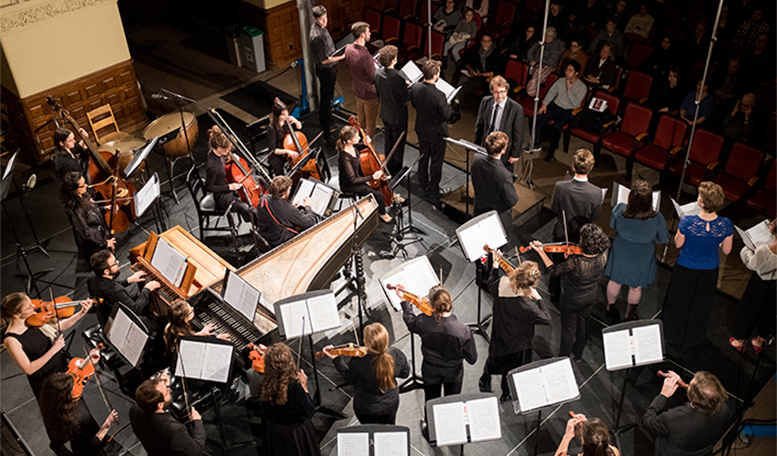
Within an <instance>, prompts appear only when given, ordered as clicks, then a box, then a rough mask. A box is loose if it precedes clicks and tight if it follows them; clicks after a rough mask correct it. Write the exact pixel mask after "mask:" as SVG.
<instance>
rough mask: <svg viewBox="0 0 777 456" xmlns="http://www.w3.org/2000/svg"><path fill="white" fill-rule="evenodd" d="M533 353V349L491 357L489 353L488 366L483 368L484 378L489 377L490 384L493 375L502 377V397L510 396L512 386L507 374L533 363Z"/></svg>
mask: <svg viewBox="0 0 777 456" xmlns="http://www.w3.org/2000/svg"><path fill="white" fill-rule="evenodd" d="M531 352H532V349H531V348H529V349H526V350H521V351H519V352H517V353H508V354H506V355H499V356H491V354H490V353H489V355H488V359H486V364H485V365H484V366H483V377H488V382H489V383H490V382H491V376H492V375H501V376H502V383H501V387H502V396H509V395H510V386H509V384H508V379H507V374H508V373H509V372H510V371H511V370H513V369H515V368H516V367H521V366H523V365H524V364H529V363H530V362H531Z"/></svg>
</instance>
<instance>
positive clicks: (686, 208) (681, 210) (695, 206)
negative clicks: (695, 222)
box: [669, 198, 701, 219]
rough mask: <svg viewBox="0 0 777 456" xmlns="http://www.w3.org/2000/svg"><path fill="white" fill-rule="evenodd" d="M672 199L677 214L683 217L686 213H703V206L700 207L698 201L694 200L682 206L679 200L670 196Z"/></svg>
mask: <svg viewBox="0 0 777 456" xmlns="http://www.w3.org/2000/svg"><path fill="white" fill-rule="evenodd" d="M669 199H670V200H671V201H672V206H674V210H675V211H676V212H677V215H678V216H679V217H680V218H681V219H682V218H683V217H685V216H686V215H699V214H701V208H700V207H699V203H697V202H696V201H693V202H691V203H688V204H683V205H682V206H680V204H678V203H677V201H675V200H674V198H669Z"/></svg>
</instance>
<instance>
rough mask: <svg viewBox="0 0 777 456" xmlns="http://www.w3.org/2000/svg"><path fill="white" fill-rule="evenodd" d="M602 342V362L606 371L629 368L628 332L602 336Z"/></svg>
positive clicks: (626, 330) (629, 348)
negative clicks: (605, 366)
mask: <svg viewBox="0 0 777 456" xmlns="http://www.w3.org/2000/svg"><path fill="white" fill-rule="evenodd" d="M602 340H603V341H604V362H605V364H606V365H607V370H616V369H622V368H624V367H631V366H632V363H631V337H629V330H628V329H624V330H623V331H612V332H608V333H604V334H602Z"/></svg>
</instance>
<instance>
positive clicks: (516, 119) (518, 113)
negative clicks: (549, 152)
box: [475, 76, 525, 174]
mask: <svg viewBox="0 0 777 456" xmlns="http://www.w3.org/2000/svg"><path fill="white" fill-rule="evenodd" d="M489 89H490V90H491V96H490V97H485V98H483V100H481V102H480V106H479V107H478V115H477V119H476V120H475V144H478V145H485V139H486V138H487V137H488V135H489V134H491V133H492V132H495V131H503V132H504V133H505V134H506V135H507V138H508V140H509V144H508V145H507V150H506V152H505V153H504V155H503V156H502V159H501V160H502V163H504V166H505V168H507V169H508V170H510V174H512V169H513V163H515V162H517V161H518V160H520V158H521V148H522V147H523V128H524V123H525V122H524V119H523V106H521V105H520V104H518V103H517V102H516V101H515V100H513V99H512V98H510V97H508V96H507V94H508V91H509V90H510V85H509V84H508V83H507V81H506V80H505V79H504V78H503V77H502V76H494V78H493V79H492V80H491V82H490V83H489Z"/></svg>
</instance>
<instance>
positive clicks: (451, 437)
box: [432, 402, 467, 446]
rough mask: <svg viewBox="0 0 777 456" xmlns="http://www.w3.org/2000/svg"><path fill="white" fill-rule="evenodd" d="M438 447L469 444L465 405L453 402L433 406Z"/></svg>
mask: <svg viewBox="0 0 777 456" xmlns="http://www.w3.org/2000/svg"><path fill="white" fill-rule="evenodd" d="M432 413H434V431H435V434H436V436H437V446H444V445H458V444H462V443H467V427H466V423H465V420H464V413H465V410H464V403H463V402H452V403H450V404H438V405H434V406H432Z"/></svg>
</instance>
